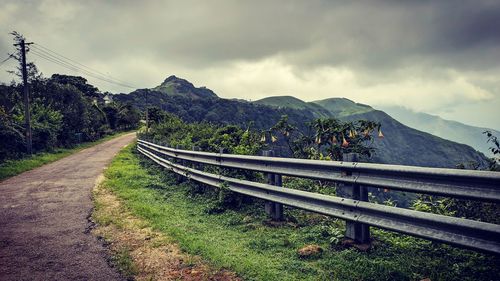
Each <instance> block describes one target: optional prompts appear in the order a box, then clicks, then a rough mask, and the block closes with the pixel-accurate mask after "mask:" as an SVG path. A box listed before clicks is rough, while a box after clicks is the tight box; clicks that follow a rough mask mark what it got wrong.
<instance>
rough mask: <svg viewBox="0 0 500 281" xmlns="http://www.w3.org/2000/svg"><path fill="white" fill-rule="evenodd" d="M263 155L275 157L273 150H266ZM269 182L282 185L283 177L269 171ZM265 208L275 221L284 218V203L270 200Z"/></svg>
mask: <svg viewBox="0 0 500 281" xmlns="http://www.w3.org/2000/svg"><path fill="white" fill-rule="evenodd" d="M262 155H263V156H266V157H273V156H274V151H273V150H264V151H262ZM267 183H268V184H270V185H275V186H282V177H281V175H278V174H273V173H268V174H267ZM264 208H265V210H266V213H267V214H268V215H269V216H270V217H271V218H272V219H273V220H275V221H281V220H283V204H279V203H275V202H271V201H268V202H266V203H265V205H264Z"/></svg>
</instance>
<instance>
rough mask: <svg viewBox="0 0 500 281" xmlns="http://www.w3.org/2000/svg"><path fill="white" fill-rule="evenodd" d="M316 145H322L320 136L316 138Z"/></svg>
mask: <svg viewBox="0 0 500 281" xmlns="http://www.w3.org/2000/svg"><path fill="white" fill-rule="evenodd" d="M316 143H317V144H320V143H321V138H320V137H319V136H317V137H316Z"/></svg>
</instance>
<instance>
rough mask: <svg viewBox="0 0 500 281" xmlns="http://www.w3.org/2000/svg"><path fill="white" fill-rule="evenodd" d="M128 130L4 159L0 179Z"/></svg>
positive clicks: (0, 165) (0, 167)
mask: <svg viewBox="0 0 500 281" xmlns="http://www.w3.org/2000/svg"><path fill="white" fill-rule="evenodd" d="M129 132H131V131H128V132H120V133H115V134H112V135H108V136H106V137H103V138H101V139H99V140H97V141H93V142H85V143H82V144H78V145H76V146H75V147H73V148H55V149H53V150H52V151H51V152H40V153H37V154H34V155H33V156H31V157H24V158H21V159H11V160H6V161H4V162H3V163H1V164H0V181H1V180H4V179H6V178H9V177H12V176H15V175H19V174H21V173H23V172H26V171H29V170H32V169H34V168H37V167H40V166H42V165H45V164H48V163H52V162H54V161H57V160H59V159H61V158H64V157H66V156H68V155H71V154H73V153H76V152H78V151H81V150H83V149H85V148H89V147H92V146H94V145H97V144H100V143H102V142H105V141H108V140H110V139H112V138H115V137H118V136H121V135H124V134H127V133H129Z"/></svg>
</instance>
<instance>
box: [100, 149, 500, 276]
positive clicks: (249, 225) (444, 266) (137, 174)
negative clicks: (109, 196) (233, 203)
mask: <svg viewBox="0 0 500 281" xmlns="http://www.w3.org/2000/svg"><path fill="white" fill-rule="evenodd" d="M105 176H106V178H107V179H106V181H105V182H104V185H105V186H106V187H107V188H109V189H111V190H112V191H113V192H114V193H115V194H116V195H117V196H118V197H119V198H120V199H121V200H122V201H123V204H124V205H125V206H126V208H127V209H128V210H129V211H130V212H131V213H132V214H134V215H136V216H138V217H140V218H142V219H144V220H146V221H147V222H148V223H149V224H150V225H151V227H152V228H153V229H155V230H156V231H159V232H162V233H165V234H166V235H168V236H169V237H172V239H174V240H175V241H177V243H178V244H179V245H180V247H181V248H182V249H183V250H184V251H186V252H188V253H190V254H193V255H200V256H202V257H203V258H204V259H207V260H208V261H210V262H211V263H212V264H213V265H215V266H217V267H220V268H228V269H230V270H232V271H235V272H236V273H237V274H238V275H239V276H242V277H243V278H244V279H245V280H421V279H424V278H430V279H431V280H433V281H434V280H499V276H500V268H499V266H498V265H499V264H500V259H499V258H498V257H493V256H487V255H482V254H479V253H475V252H472V251H466V250H461V249H456V248H453V247H450V246H446V245H441V244H436V243H432V242H429V241H425V240H421V239H416V238H412V237H409V236H405V235H400V234H395V233H391V232H386V231H382V230H376V229H373V228H372V230H373V231H372V232H373V234H374V235H373V236H374V237H375V241H374V246H373V248H372V249H371V250H370V251H369V252H360V251H358V250H356V249H353V248H345V247H343V246H340V245H336V244H335V243H334V244H331V241H330V239H331V233H335V232H338V231H339V230H342V223H341V222H340V221H337V220H334V219H329V218H325V217H323V216H319V215H315V214H311V213H307V212H303V211H298V210H292V209H286V216H287V217H288V222H287V223H285V224H283V225H281V226H273V225H270V224H269V223H268V221H267V219H266V217H265V215H264V213H263V211H262V209H263V208H262V207H261V206H262V202H257V203H255V204H249V205H246V206H244V207H242V208H239V209H237V210H226V211H224V212H222V213H213V212H210V210H211V206H213V203H214V200H216V199H214V198H213V197H212V196H209V194H204V195H192V192H190V191H191V190H192V185H191V183H189V182H184V183H178V182H176V180H175V176H173V175H172V174H171V173H170V172H167V171H164V170H162V169H160V168H157V167H156V166H155V165H153V164H152V163H151V162H150V161H149V160H145V159H143V157H142V156H139V155H137V154H136V153H135V152H134V146H133V145H131V146H129V147H127V148H125V149H124V150H123V151H122V152H121V153H119V154H118V155H117V157H116V158H115V159H114V160H113V162H112V164H111V165H110V167H109V168H108V169H107V171H106V173H105ZM330 229H333V230H334V231H331V230H330ZM311 244H315V245H319V246H320V247H321V248H323V250H324V251H323V253H322V254H321V255H319V256H318V257H315V258H301V257H299V256H298V254H297V250H298V249H300V248H302V247H304V246H306V245H311Z"/></svg>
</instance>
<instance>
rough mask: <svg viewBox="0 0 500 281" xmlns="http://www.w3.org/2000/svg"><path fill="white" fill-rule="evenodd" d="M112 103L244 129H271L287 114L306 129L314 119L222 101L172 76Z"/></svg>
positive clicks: (301, 112)
mask: <svg viewBox="0 0 500 281" xmlns="http://www.w3.org/2000/svg"><path fill="white" fill-rule="evenodd" d="M112 100H114V101H118V102H122V103H130V104H133V105H134V106H136V107H137V108H139V109H141V110H144V109H145V108H146V107H151V106H153V107H158V108H160V109H162V110H165V111H168V112H171V113H174V114H175V115H177V116H179V117H180V118H181V119H183V120H184V121H186V122H203V121H204V122H211V123H217V124H235V125H239V126H242V127H248V126H251V127H253V128H257V129H269V128H270V127H271V126H273V125H274V124H276V123H277V122H278V121H279V120H280V119H281V116H282V115H288V116H289V120H290V122H291V123H292V124H294V125H296V126H298V127H301V128H303V127H304V120H312V119H314V118H315V116H314V114H313V113H312V112H311V111H309V110H301V109H294V108H288V107H284V108H273V107H269V106H265V105H260V104H254V103H251V102H247V101H241V100H234V99H223V98H219V97H218V96H217V95H216V94H215V93H214V92H212V91H211V90H209V89H206V88H197V87H195V86H194V85H193V84H191V83H189V82H187V81H186V80H184V79H181V78H177V77H175V76H170V77H169V78H167V79H166V80H165V81H164V82H163V83H162V84H161V85H159V86H157V87H154V88H151V89H138V90H135V91H133V92H131V93H129V94H115V95H113V97H112Z"/></svg>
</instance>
